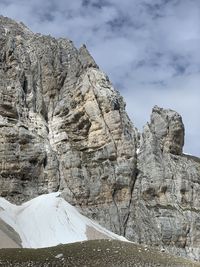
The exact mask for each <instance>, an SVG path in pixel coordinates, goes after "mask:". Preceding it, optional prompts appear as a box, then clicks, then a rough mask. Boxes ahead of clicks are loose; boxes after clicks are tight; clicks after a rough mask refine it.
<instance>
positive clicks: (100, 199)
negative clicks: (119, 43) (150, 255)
mask: <svg viewBox="0 0 200 267" xmlns="http://www.w3.org/2000/svg"><path fill="white" fill-rule="evenodd" d="M183 144H184V126H183V123H182V119H181V117H180V116H179V115H178V114H177V113H176V112H175V111H172V110H164V109H161V108H159V107H154V109H153V111H152V115H151V120H150V123H148V124H147V125H146V126H145V127H144V132H143V134H139V133H138V131H137V129H136V128H135V127H134V126H133V124H132V123H131V121H130V120H129V118H128V116H127V114H126V112H125V103H124V101H123V99H122V97H121V96H120V94H119V93H118V92H117V91H116V90H114V88H113V86H112V84H111V83H110V81H109V79H108V77H107V76H106V75H105V74H104V73H103V72H102V71H101V70H99V68H98V66H97V64H96V63H95V62H94V60H93V58H92V57H91V56H90V54H89V52H88V51H87V49H86V47H85V46H82V47H81V48H80V49H76V48H75V47H74V45H73V43H72V42H71V41H70V40H67V39H62V38H61V39H55V38H52V37H50V36H43V35H40V34H33V33H32V32H31V31H30V30H29V29H27V28H26V27H25V26H24V25H23V24H20V23H16V22H14V21H12V20H10V19H8V18H4V17H0V195H1V196H4V197H6V198H7V199H9V200H12V201H13V202H15V203H21V202H23V201H25V200H27V199H31V198H33V197H35V196H37V195H40V194H43V193H48V192H52V191H57V190H61V191H62V192H63V196H64V197H65V199H67V201H69V202H70V203H72V204H74V205H76V206H77V207H79V208H80V209H81V210H82V212H83V213H84V214H85V215H87V216H89V217H91V218H94V219H95V220H97V221H98V222H100V223H101V224H102V225H103V226H106V227H107V228H109V229H110V230H112V231H115V232H116V233H118V234H122V235H125V236H126V237H128V238H130V239H131V240H133V241H136V242H138V243H145V244H146V243H147V244H152V245H155V246H160V247H164V248H165V249H166V250H169V251H171V252H174V253H176V254H181V255H184V256H188V257H192V258H196V259H199V258H200V249H199V244H200V232H199V223H200V211H199V202H200V196H199V194H198V193H199V189H200V188H199V186H200V160H199V159H198V158H195V157H192V156H188V155H183V154H182V148H183Z"/></svg>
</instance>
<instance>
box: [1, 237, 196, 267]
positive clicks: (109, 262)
mask: <svg viewBox="0 0 200 267" xmlns="http://www.w3.org/2000/svg"><path fill="white" fill-rule="evenodd" d="M0 266H6V267H9V266H12V267H19V266H21V267H25V266H26V267H27V266H29V267H33V266H34V267H47V266H56V267H59V266H69V267H73V266H76V267H79V266H80V267H90V266H91V267H107V266H108V267H132V266H133V267H134V266H137V267H148V266H153V267H155V266H156V267H157V266H159V267H161V266H168V267H169V266H173V267H184V266H186V267H200V263H197V262H191V261H189V260H187V259H183V258H178V257H174V256H171V255H169V254H166V253H163V252H159V251H157V250H155V249H152V248H148V247H143V246H139V245H136V244H133V243H128V242H122V241H117V240H112V241H111V240H91V241H85V242H78V243H73V244H67V245H60V246H57V247H52V248H43V249H35V250H34V249H2V250H0Z"/></svg>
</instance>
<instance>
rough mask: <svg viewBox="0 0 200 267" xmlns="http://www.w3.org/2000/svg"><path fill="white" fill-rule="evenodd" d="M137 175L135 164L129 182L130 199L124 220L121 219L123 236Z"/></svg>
mask: <svg viewBox="0 0 200 267" xmlns="http://www.w3.org/2000/svg"><path fill="white" fill-rule="evenodd" d="M138 175H139V170H138V168H137V164H136V167H135V169H134V170H133V174H132V177H133V179H132V180H131V184H130V199H129V203H128V213H127V214H126V217H125V218H124V221H123V236H126V230H127V224H128V220H129V217H130V213H131V211H130V208H131V204H132V201H133V197H132V195H133V190H134V188H135V183H136V181H137V178H138Z"/></svg>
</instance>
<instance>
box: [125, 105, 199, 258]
mask: <svg viewBox="0 0 200 267" xmlns="http://www.w3.org/2000/svg"><path fill="white" fill-rule="evenodd" d="M183 143H184V126H183V123H182V119H181V117H180V115H178V114H177V113H176V112H175V111H172V110H164V109H162V108H158V107H154V109H153V111H152V115H151V121H150V123H148V124H147V125H146V126H145V127H144V132H143V134H142V136H141V140H140V149H139V152H138V160H137V162H138V163H137V168H138V175H137V179H136V183H135V186H134V190H133V195H132V202H131V208H130V209H131V211H130V219H129V222H128V227H127V236H128V237H129V238H130V239H132V240H135V241H137V242H139V243H146V244H151V245H152V244H153V245H155V246H162V247H163V248H165V249H167V250H168V251H170V252H172V253H176V254H178V255H179V254H180V255H182V256H189V257H191V258H195V259H199V258H200V250H199V242H200V236H199V221H200V210H199V206H200V197H199V193H198V192H199V190H200V159H198V158H195V157H192V156H189V155H184V154H182V147H183ZM133 229H134V230H133Z"/></svg>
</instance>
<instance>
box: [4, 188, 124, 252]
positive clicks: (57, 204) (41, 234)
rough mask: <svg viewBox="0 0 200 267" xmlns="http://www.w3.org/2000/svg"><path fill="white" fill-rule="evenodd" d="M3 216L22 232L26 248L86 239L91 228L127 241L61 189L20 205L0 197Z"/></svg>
mask: <svg viewBox="0 0 200 267" xmlns="http://www.w3.org/2000/svg"><path fill="white" fill-rule="evenodd" d="M0 218H1V219H2V220H4V221H5V222H6V223H7V224H9V225H10V226H11V227H12V228H13V229H14V230H15V231H16V232H17V233H18V234H19V236H20V238H21V240H22V246H23V247H25V248H41V247H50V246H56V245H58V244H67V243H73V242H80V241H85V240H88V236H87V234H86V232H87V228H88V227H90V228H92V229H93V230H94V231H96V232H97V233H99V234H100V235H102V234H103V235H104V236H106V238H108V239H118V240H122V241H127V240H126V239H125V238H124V237H121V236H118V235H116V234H114V233H112V232H110V231H108V230H106V229H105V228H103V227H102V226H100V225H99V224H97V223H96V222H94V221H92V220H90V219H88V218H87V217H85V216H83V215H82V214H80V213H79V211H78V210H77V209H76V208H75V207H73V206H72V205H70V204H69V203H68V202H66V201H65V200H64V199H63V198H62V197H60V193H59V192H56V193H50V194H46V195H41V196H39V197H37V198H34V199H32V200H30V201H28V202H26V203H24V204H22V205H21V206H17V205H13V204H11V203H10V202H8V201H7V200H5V199H4V198H0ZM91 239H92V238H91ZM94 239H95V238H94Z"/></svg>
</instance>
